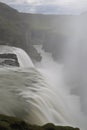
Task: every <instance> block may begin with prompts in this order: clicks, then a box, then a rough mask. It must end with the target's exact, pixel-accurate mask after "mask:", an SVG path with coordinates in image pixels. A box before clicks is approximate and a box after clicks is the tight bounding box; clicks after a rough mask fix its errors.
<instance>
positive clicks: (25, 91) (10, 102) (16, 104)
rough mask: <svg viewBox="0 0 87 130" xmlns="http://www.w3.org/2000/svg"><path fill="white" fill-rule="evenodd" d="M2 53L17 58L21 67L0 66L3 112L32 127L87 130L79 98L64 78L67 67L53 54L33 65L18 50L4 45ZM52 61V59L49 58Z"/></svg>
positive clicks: (0, 90)
mask: <svg viewBox="0 0 87 130" xmlns="http://www.w3.org/2000/svg"><path fill="white" fill-rule="evenodd" d="M0 48H1V54H3V53H5V54H6V53H8V52H9V53H14V54H16V55H17V58H18V61H19V64H20V67H9V66H3V67H2V66H1V67H0V113H1V114H6V115H11V116H16V117H19V118H22V119H24V120H25V121H27V122H29V123H31V124H39V125H43V124H45V123H48V122H52V123H55V124H57V125H58V124H59V125H71V126H74V127H80V128H81V129H82V130H85V129H86V128H87V127H86V118H85V117H84V115H83V113H82V112H81V110H80V103H79V102H80V101H79V97H78V96H75V95H72V94H70V90H69V89H68V88H67V86H66V84H65V82H64V79H63V78H64V77H63V65H61V64H58V63H56V62H54V61H53V60H52V58H51V56H50V54H46V55H45V53H44V51H40V48H39V51H40V53H41V54H42V55H44V57H45V58H44V59H43V60H42V62H41V63H36V64H35V66H34V65H33V63H32V61H31V60H30V58H29V57H28V56H27V54H26V53H25V52H24V51H23V50H21V49H18V48H14V47H5V46H2V47H0ZM49 58H50V59H49Z"/></svg>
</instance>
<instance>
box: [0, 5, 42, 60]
mask: <svg viewBox="0 0 87 130" xmlns="http://www.w3.org/2000/svg"><path fill="white" fill-rule="evenodd" d="M26 28H27V27H26V24H25V23H24V22H23V21H22V19H21V15H20V13H19V12H18V11H16V10H15V9H13V8H11V7H9V6H8V5H6V4H4V3H0V44H1V45H11V46H16V47H21V48H23V49H24V50H25V51H27V53H28V54H29V55H30V56H31V58H33V59H37V60H40V59H41V57H40V55H39V54H38V53H37V52H36V50H35V49H34V48H33V46H32V45H30V43H29V44H28V43H27V40H26ZM33 51H34V52H33Z"/></svg>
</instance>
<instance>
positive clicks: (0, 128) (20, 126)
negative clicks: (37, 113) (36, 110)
mask: <svg viewBox="0 0 87 130" xmlns="http://www.w3.org/2000/svg"><path fill="white" fill-rule="evenodd" d="M0 130H79V128H73V127H69V126H55V125H54V124H51V123H48V124H46V125H44V126H37V125H30V124H28V123H26V122H24V121H22V120H20V119H17V118H15V117H8V116H5V115H0Z"/></svg>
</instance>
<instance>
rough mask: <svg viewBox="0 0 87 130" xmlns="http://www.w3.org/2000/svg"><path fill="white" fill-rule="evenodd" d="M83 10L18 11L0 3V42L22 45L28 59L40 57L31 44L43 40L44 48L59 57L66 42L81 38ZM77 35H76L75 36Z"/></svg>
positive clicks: (85, 19)
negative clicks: (76, 13) (70, 12)
mask: <svg viewBox="0 0 87 130" xmlns="http://www.w3.org/2000/svg"><path fill="white" fill-rule="evenodd" d="M86 21H87V17H86V14H85V15H84V14H82V15H81V16H74V15H42V14H28V13H19V12H18V11H16V10H15V9H13V8H11V7H9V6H8V5H6V4H3V3H0V44H8V45H13V46H18V47H21V48H23V49H24V50H26V51H27V52H28V54H29V55H30V56H31V57H32V59H37V60H40V59H41V57H40V55H39V54H38V53H37V51H36V50H35V49H34V48H33V46H32V45H35V44H43V48H44V49H45V50H46V51H49V52H52V54H53V56H54V57H55V58H56V59H58V60H61V59H62V58H63V52H64V49H65V48H66V44H67V43H69V42H73V43H75V42H77V41H79V40H80V41H81V40H82V39H84V38H81V37H82V36H83V35H84V36H85V33H83V32H84V30H85V31H86V30H87V29H86V28H87V27H86ZM78 38H79V39H78Z"/></svg>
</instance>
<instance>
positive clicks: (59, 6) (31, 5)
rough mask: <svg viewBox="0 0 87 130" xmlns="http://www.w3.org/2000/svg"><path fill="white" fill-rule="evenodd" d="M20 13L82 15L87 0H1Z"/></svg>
mask: <svg viewBox="0 0 87 130" xmlns="http://www.w3.org/2000/svg"><path fill="white" fill-rule="evenodd" d="M0 2H5V3H7V4H9V5H11V6H12V7H15V8H17V9H18V10H19V11H23V12H32V13H35V12H36V13H80V12H83V11H86V8H87V0H0Z"/></svg>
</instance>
